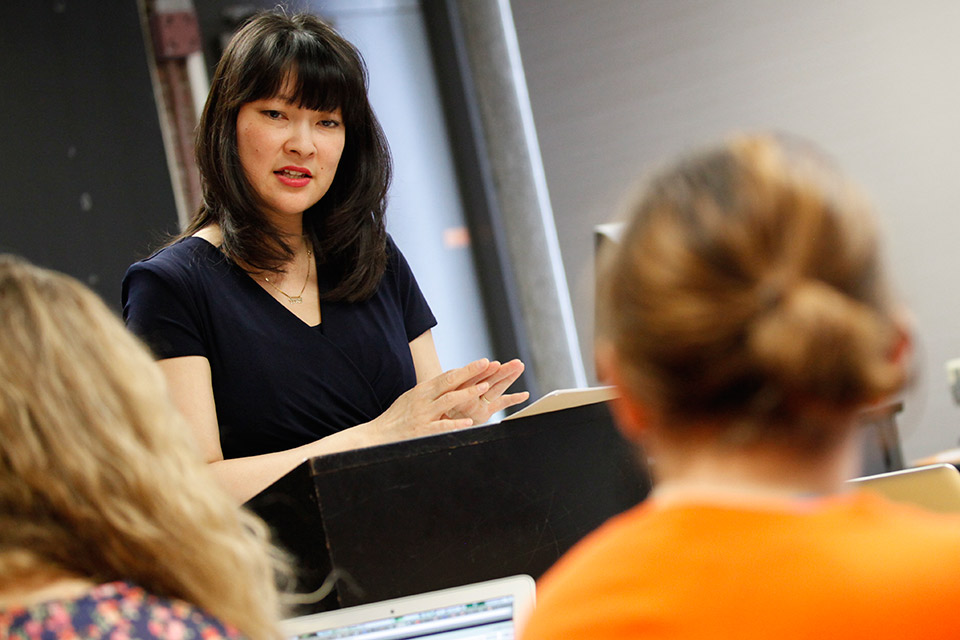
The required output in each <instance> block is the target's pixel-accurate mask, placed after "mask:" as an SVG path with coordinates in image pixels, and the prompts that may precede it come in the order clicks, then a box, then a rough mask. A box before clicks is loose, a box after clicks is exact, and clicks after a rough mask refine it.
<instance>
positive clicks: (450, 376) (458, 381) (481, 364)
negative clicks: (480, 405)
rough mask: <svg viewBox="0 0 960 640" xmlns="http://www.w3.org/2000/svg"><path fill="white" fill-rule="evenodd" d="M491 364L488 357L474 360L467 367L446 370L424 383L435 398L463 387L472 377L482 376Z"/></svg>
mask: <svg viewBox="0 0 960 640" xmlns="http://www.w3.org/2000/svg"><path fill="white" fill-rule="evenodd" d="M491 364H492V363H491V362H490V361H489V360H487V359H486V358H481V359H480V360H474V361H473V362H471V363H470V364H468V365H467V366H465V367H460V368H459V369H450V370H449V371H444V372H443V373H441V374H440V375H439V376H437V377H436V378H433V379H432V380H428V381H427V382H425V383H424V384H426V385H427V386H428V387H429V389H430V391H431V393H432V394H433V398H434V399H436V398H439V397H441V396H442V395H444V394H446V393H448V392H449V391H452V390H454V389H458V388H460V387H462V386H463V385H464V384H465V383H466V382H467V381H469V380H471V379H472V378H475V377H477V378H480V377H482V374H483V373H484V372H485V371H486V370H487V367H489V366H490V365H491Z"/></svg>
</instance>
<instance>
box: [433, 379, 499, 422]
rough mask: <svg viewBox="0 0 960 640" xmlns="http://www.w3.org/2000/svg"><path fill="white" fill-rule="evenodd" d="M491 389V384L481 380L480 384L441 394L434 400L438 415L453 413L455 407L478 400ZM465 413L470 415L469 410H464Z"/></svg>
mask: <svg viewBox="0 0 960 640" xmlns="http://www.w3.org/2000/svg"><path fill="white" fill-rule="evenodd" d="M489 389H490V385H489V384H488V383H486V382H481V383H480V384H477V385H474V386H472V387H468V388H466V389H454V390H452V391H448V392H446V393H444V394H443V395H441V396H440V397H439V398H437V399H436V400H435V401H434V408H435V410H436V412H437V415H438V416H443V415H447V416H449V415H451V413H456V412H454V411H453V409H454V408H456V407H459V406H462V405H466V404H468V403H471V402H478V401H479V398H480V396H481V395H483V394H484V393H486V392H487V391H488V390H489ZM462 413H463V414H465V415H468V414H467V412H462Z"/></svg>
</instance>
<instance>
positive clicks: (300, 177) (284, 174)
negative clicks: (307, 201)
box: [273, 165, 313, 187]
mask: <svg viewBox="0 0 960 640" xmlns="http://www.w3.org/2000/svg"><path fill="white" fill-rule="evenodd" d="M273 174H274V175H275V176H277V178H278V179H279V180H280V182H282V183H283V184H285V185H287V186H288V187H305V186H307V185H308V184H310V180H311V179H312V178H313V174H312V173H310V170H309V169H306V168H304V167H296V166H293V165H289V166H286V167H283V168H282V169H278V170H277V171H274V172H273Z"/></svg>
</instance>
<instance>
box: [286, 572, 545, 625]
mask: <svg viewBox="0 0 960 640" xmlns="http://www.w3.org/2000/svg"><path fill="white" fill-rule="evenodd" d="M534 599H535V587H534V582H533V578H531V577H530V576H527V575H518V576H511V577H508V578H499V579H496V580H488V581H486V582H478V583H474V584H468V585H464V586H461V587H453V588H450V589H443V590H442V591H432V592H429V593H422V594H418V595H413V596H406V597H403V598H396V599H393V600H385V601H383V602H374V603H371V604H364V605H359V606H356V607H347V608H345V609H338V610H336V611H327V612H324V613H315V614H312V615H307V616H301V617H298V618H291V619H289V620H285V621H283V622H282V623H281V629H282V631H283V637H284V638H286V639H287V640H329V639H332V638H350V639H351V640H412V639H416V638H430V640H512V639H514V638H518V637H519V636H520V628H521V626H522V625H523V623H524V622H525V621H526V619H527V616H528V615H529V614H530V611H531V610H532V609H533V603H534Z"/></svg>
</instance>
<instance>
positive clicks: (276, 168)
mask: <svg viewBox="0 0 960 640" xmlns="http://www.w3.org/2000/svg"><path fill="white" fill-rule="evenodd" d="M286 88H287V87H284V89H286ZM285 95H288V93H287V92H286V91H281V92H280V95H279V96H276V97H273V98H264V99H262V100H254V101H253V102H248V103H246V104H244V105H243V106H242V107H240V112H239V113H238V114H237V151H238V153H239V155H240V164H241V165H242V166H243V171H244V174H245V175H246V177H247V180H249V181H250V184H251V185H252V186H253V188H254V189H255V190H256V192H257V194H258V195H259V196H260V198H261V200H262V201H263V203H264V206H265V211H264V213H266V214H267V215H268V216H271V217H273V218H274V219H275V220H274V221H275V223H277V224H279V225H280V226H283V224H284V220H285V219H289V218H290V217H291V216H299V215H300V214H302V213H303V212H304V211H305V210H307V209H309V208H310V207H311V206H313V205H314V204H316V203H317V202H318V201H319V200H320V198H322V197H323V196H324V194H325V193H326V192H327V189H329V188H330V184H331V183H332V182H333V177H334V175H335V174H336V172H337V165H338V163H339V162H340V155H341V154H342V153H343V145H344V142H345V139H346V130H345V128H344V125H343V118H342V116H341V113H340V109H335V110H333V111H314V110H312V109H305V108H303V107H300V106H298V105H297V104H296V101H295V100H294V101H293V102H290V101H289V100H288V99H286V98H284V97H282V96H285ZM298 222H299V220H298Z"/></svg>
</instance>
